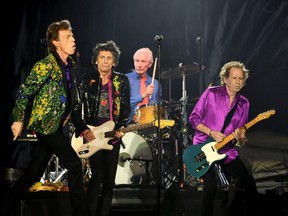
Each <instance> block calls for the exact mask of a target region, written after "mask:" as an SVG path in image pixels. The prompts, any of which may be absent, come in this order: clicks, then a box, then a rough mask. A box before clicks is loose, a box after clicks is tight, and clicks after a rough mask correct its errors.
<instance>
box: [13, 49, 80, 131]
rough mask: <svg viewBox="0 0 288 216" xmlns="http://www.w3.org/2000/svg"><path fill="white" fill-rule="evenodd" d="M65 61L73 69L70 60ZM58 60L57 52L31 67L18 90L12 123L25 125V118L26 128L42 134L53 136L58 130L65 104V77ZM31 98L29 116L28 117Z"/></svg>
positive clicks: (69, 58)
mask: <svg viewBox="0 0 288 216" xmlns="http://www.w3.org/2000/svg"><path fill="white" fill-rule="evenodd" d="M68 60H69V61H70V62H71V63H72V65H73V66H75V62H74V60H73V59H72V57H70V56H69V57H68ZM60 61H61V60H60V58H59V56H58V54H57V53H51V54H49V55H47V56H46V57H45V58H43V59H41V60H40V61H38V62H37V63H36V64H35V65H34V66H33V68H32V69H31V71H30V74H29V75H28V76H27V78H26V80H25V81H24V83H23V84H21V86H20V87H19V89H18V92H17V98H16V103H15V106H14V108H13V110H12V116H13V121H20V122H23V123H25V119H27V118H28V119H29V122H28V126H27V129H29V130H34V131H37V132H40V133H42V134H53V133H54V132H55V131H56V130H57V129H58V128H59V126H60V124H62V122H63V115H64V112H65V110H66V108H67V103H68V100H67V85H66V82H67V81H66V75H65V70H64V67H63V66H64V65H63V66H62V64H61V62H60ZM32 99H33V105H32V108H31V114H30V113H29V114H28V111H29V109H27V107H29V102H30V101H31V100H32ZM27 115H30V116H27Z"/></svg>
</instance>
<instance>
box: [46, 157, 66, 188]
mask: <svg viewBox="0 0 288 216" xmlns="http://www.w3.org/2000/svg"><path fill="white" fill-rule="evenodd" d="M53 164H54V166H55V171H54V173H53V172H51V166H52V165H53ZM67 172H68V170H67V169H66V168H64V167H61V166H60V164H59V158H58V157H57V156H56V155H54V154H53V155H52V156H51V158H50V160H49V162H48V165H47V167H46V169H45V173H44V182H52V183H55V182H59V181H61V182H62V183H63V181H64V180H65V179H64V177H66V176H65V175H66V174H67ZM63 184H64V183H63Z"/></svg>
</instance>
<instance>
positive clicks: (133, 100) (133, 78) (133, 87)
mask: <svg viewBox="0 0 288 216" xmlns="http://www.w3.org/2000/svg"><path fill="white" fill-rule="evenodd" d="M125 75H126V76H127V77H128V79H129V84H130V109H131V110H130V119H129V122H131V120H132V119H133V116H134V114H135V111H136V109H137V105H138V104H139V103H141V102H142V101H143V98H142V97H141V94H140V89H141V88H140V76H139V75H138V74H137V73H136V71H135V69H134V70H133V71H132V72H130V73H127V74H125ZM146 77H147V78H146V81H145V84H146V86H148V85H150V84H151V83H152V77H151V76H149V75H148V74H147V76H146ZM153 84H154V92H153V94H152V97H151V98H150V97H148V105H157V103H158V92H159V93H160V94H159V97H160V98H161V96H162V88H161V85H159V82H158V80H156V79H154V83H153Z"/></svg>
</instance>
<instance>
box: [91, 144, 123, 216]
mask: <svg viewBox="0 0 288 216" xmlns="http://www.w3.org/2000/svg"><path fill="white" fill-rule="evenodd" d="M119 150H120V144H119V143H117V144H114V145H113V149H112V150H111V151H110V150H100V151H98V152H96V153H95V154H94V155H92V156H91V157H90V158H89V161H90V166H91V173H92V175H91V178H90V181H89V186H88V202H89V208H90V212H91V215H93V216H94V215H95V216H96V215H97V216H107V215H109V213H110V208H111V203H112V198H113V188H114V186H115V176H116V171H117V164H118V158H119Z"/></svg>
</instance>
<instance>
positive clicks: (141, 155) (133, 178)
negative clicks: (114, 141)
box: [115, 132, 153, 185]
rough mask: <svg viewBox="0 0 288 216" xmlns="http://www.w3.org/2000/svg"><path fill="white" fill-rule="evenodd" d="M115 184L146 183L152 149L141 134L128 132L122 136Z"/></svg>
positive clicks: (148, 176)
mask: <svg viewBox="0 0 288 216" xmlns="http://www.w3.org/2000/svg"><path fill="white" fill-rule="evenodd" d="M122 141H123V145H124V147H125V148H123V146H121V148H120V153H119V160H118V165H117V172H116V178H115V184H116V185H119V184H142V183H147V182H148V179H149V178H150V175H151V173H150V171H151V168H152V162H153V159H152V151H151V148H150V146H149V145H148V143H147V142H146V140H145V138H144V137H143V136H140V135H139V134H137V133H134V132H128V133H126V134H125V135H124V136H123V137H122Z"/></svg>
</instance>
